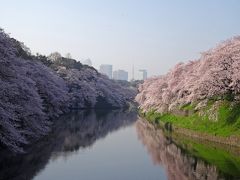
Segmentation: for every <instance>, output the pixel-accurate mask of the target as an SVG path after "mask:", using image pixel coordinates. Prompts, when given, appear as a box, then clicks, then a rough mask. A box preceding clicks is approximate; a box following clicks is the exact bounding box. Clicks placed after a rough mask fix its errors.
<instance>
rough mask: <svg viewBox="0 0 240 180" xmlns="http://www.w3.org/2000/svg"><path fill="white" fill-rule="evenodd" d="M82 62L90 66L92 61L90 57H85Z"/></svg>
mask: <svg viewBox="0 0 240 180" xmlns="http://www.w3.org/2000/svg"><path fill="white" fill-rule="evenodd" d="M83 64H86V65H88V66H92V61H91V59H86V60H85V61H83Z"/></svg>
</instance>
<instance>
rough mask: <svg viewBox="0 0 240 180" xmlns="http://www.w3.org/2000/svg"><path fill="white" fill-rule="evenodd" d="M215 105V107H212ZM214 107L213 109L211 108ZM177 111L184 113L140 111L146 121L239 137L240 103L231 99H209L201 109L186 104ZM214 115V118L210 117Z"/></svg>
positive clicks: (215, 134)
mask: <svg viewBox="0 0 240 180" xmlns="http://www.w3.org/2000/svg"><path fill="white" fill-rule="evenodd" d="M214 106H215V109H214V108H213V107H214ZM213 109H214V110H213ZM179 111H182V112H185V113H182V114H181V113H174V112H173V113H163V114H161V113H158V112H157V111H154V110H152V111H149V112H145V113H142V112H140V113H141V114H142V115H143V116H144V117H145V118H146V119H147V120H148V121H150V122H153V123H156V124H160V125H166V124H167V125H171V126H173V127H179V128H184V129H189V130H193V131H196V132H202V133H207V134H210V135H213V136H221V137H230V136H231V137H238V138H240V104H239V103H233V102H232V101H228V100H223V101H219V102H218V105H217V106H216V101H214V100H209V101H208V103H207V105H206V106H205V107H204V108H202V109H201V110H195V106H194V105H191V104H188V105H184V106H182V107H179ZM213 115H214V117H215V119H211V118H212V116H213Z"/></svg>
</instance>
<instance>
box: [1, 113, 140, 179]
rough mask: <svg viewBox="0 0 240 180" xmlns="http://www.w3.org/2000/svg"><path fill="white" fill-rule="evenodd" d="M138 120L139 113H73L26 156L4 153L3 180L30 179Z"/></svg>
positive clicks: (2, 153) (65, 116) (56, 123)
mask: <svg viewBox="0 0 240 180" xmlns="http://www.w3.org/2000/svg"><path fill="white" fill-rule="evenodd" d="M136 120H137V113H136V112H135V111H130V112H126V111H121V110H112V111H104V110H98V111H93V110H91V111H73V112H71V113H69V114H67V115H64V116H62V117H61V118H60V119H58V120H57V121H56V122H55V124H54V126H53V127H54V128H53V130H52V132H51V133H50V135H48V136H47V137H44V138H43V139H41V141H39V142H37V143H35V144H34V145H32V146H31V147H28V148H27V153H26V154H24V155H13V154H11V153H10V152H3V151H2V152H0V179H1V180H2V179H4V180H7V179H11V180H30V179H32V178H33V177H34V176H36V175H37V174H38V173H39V172H40V171H41V170H43V169H44V168H45V166H46V164H48V162H49V160H50V158H56V157H57V156H59V155H64V156H69V155H71V154H72V153H73V152H76V151H78V150H79V149H80V148H87V147H91V146H92V145H93V144H94V143H95V142H96V141H97V140H98V139H100V138H104V137H105V136H106V135H107V134H108V133H111V132H113V131H116V130H118V129H120V128H122V127H126V126H129V125H131V124H133V123H134V122H135V121H136Z"/></svg>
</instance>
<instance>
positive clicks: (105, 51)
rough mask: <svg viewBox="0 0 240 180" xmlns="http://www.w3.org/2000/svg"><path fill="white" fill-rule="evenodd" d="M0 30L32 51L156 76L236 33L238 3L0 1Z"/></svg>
mask: <svg viewBox="0 0 240 180" xmlns="http://www.w3.org/2000/svg"><path fill="white" fill-rule="evenodd" d="M0 27H2V28H4V29H5V31H6V32H7V33H10V34H11V35H12V36H13V37H15V38H17V39H18V40H20V41H23V42H24V43H25V44H26V45H27V46H28V47H30V49H31V50H32V51H33V52H34V53H36V52H40V53H42V54H46V55H47V54H49V53H50V52H53V51H59V52H60V53H61V54H62V55H64V54H66V53H67V52H70V53H71V54H72V56H73V58H76V59H78V60H81V59H86V58H90V59H91V60H92V61H93V64H94V66H95V67H96V68H98V67H99V65H100V64H113V66H114V69H126V70H128V71H131V67H132V64H135V67H136V70H137V69H143V68H146V69H147V70H148V71H149V74H150V75H156V74H163V73H166V72H167V71H168V69H169V68H171V67H172V66H173V65H174V64H176V63H178V62H180V61H188V60H192V59H195V58H198V57H199V53H200V52H202V51H205V50H207V49H209V48H211V47H214V46H215V45H216V44H217V43H219V42H221V41H223V40H225V39H227V38H230V37H232V36H235V35H240V1H239V0H199V1H197V0H111V1H110V0H98V1H97V0H95V1H92V0H85V1H81V0H0ZM130 74H131V73H130Z"/></svg>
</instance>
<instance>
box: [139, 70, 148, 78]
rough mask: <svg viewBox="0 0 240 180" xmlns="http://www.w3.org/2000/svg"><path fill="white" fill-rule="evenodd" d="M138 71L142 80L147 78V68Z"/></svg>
mask: <svg viewBox="0 0 240 180" xmlns="http://www.w3.org/2000/svg"><path fill="white" fill-rule="evenodd" d="M139 71H140V72H142V78H141V79H142V80H145V79H147V70H146V69H140V70H139Z"/></svg>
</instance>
